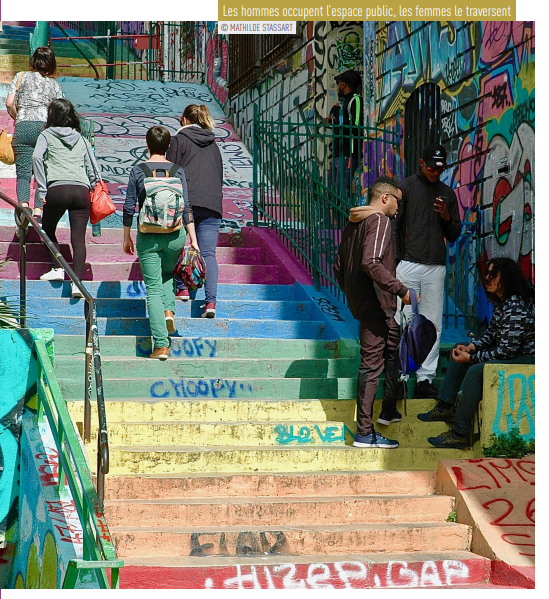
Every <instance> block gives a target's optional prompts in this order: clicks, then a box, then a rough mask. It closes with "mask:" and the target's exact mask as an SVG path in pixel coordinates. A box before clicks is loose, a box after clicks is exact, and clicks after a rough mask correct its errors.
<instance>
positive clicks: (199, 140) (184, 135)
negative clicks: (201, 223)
mask: <svg viewBox="0 0 549 599" xmlns="http://www.w3.org/2000/svg"><path fill="white" fill-rule="evenodd" d="M166 158H167V159H168V160H170V161H171V162H173V163H174V164H178V165H179V166H181V167H183V170H184V171H185V176H186V177H187V189H188V191H189V203H190V204H191V206H200V207H202V208H208V209H209V210H213V211H214V212H217V213H219V216H220V217H222V216H223V202H222V200H223V192H222V187H223V161H222V159H221V152H220V151H219V148H218V147H217V144H216V143H215V135H214V133H213V131H209V130H208V129H202V127H199V126H197V125H190V126H187V127H183V128H182V129H180V130H179V131H178V132H177V134H176V135H174V136H173V137H172V141H171V143H170V147H169V148H168V151H167V152H166Z"/></svg>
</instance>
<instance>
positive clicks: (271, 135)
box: [253, 107, 478, 332]
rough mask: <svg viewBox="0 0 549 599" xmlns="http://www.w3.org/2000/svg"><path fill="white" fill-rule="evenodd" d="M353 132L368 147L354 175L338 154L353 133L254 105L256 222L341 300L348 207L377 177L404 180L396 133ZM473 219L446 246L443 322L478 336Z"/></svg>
mask: <svg viewBox="0 0 549 599" xmlns="http://www.w3.org/2000/svg"><path fill="white" fill-rule="evenodd" d="M398 121H399V119H396V122H397V123H398ZM354 133H355V134H356V135H354V138H355V142H356V143H358V144H359V146H360V148H362V151H361V153H360V157H359V160H358V167H357V168H356V170H355V169H354V165H353V168H352V169H349V168H348V166H347V164H348V159H345V158H344V157H343V154H342V153H341V151H339V153H338V148H341V147H342V143H343V140H344V139H345V137H347V138H348V136H349V132H348V131H345V130H344V128H343V127H332V126H329V125H327V124H325V123H307V122H292V121H290V120H287V121H272V120H262V119H260V118H259V116H258V111H257V107H255V116H254V137H253V163H254V166H253V168H254V171H253V189H254V206H253V209H254V224H255V225H258V224H259V222H260V221H262V223H264V224H266V225H267V226H269V227H271V228H273V229H276V230H277V232H278V233H279V235H280V236H281V239H282V240H283V242H284V243H285V245H286V246H287V247H288V248H289V249H290V250H291V251H292V252H293V253H294V254H295V256H296V257H297V258H298V259H299V260H300V262H301V263H302V264H303V266H304V267H305V268H306V269H307V270H308V271H309V272H310V273H311V275H312V276H313V280H314V284H315V286H316V287H317V288H319V287H320V286H324V287H328V288H329V289H330V290H331V291H332V292H333V293H334V294H335V295H336V296H337V297H343V292H342V291H341V289H340V288H339V286H338V285H337V283H336V281H335V278H334V275H333V265H334V262H335V258H336V256H337V250H338V247H339V244H340V241H341V231H342V229H343V227H344V226H345V224H346V222H347V220H348V218H349V210H350V208H351V207H353V206H357V205H360V204H363V203H365V199H364V198H363V192H364V194H366V193H367V191H368V187H369V185H370V184H371V183H372V182H373V180H374V179H376V178H377V177H379V176H381V175H390V176H393V177H395V178H397V180H398V179H402V178H403V176H404V173H403V166H404V165H403V161H402V158H401V148H402V143H401V142H402V135H401V131H400V130H399V129H398V128H397V129H395V130H392V129H384V128H383V129H382V128H377V127H371V126H362V127H358V128H354ZM469 220H470V215H468V214H466V215H465V222H464V223H463V233H462V235H461V236H460V238H459V239H458V240H457V241H456V242H454V243H448V244H447V260H446V262H447V264H446V266H447V274H446V294H445V306H444V323H445V326H446V327H452V328H453V327H455V328H458V327H461V326H463V327H464V328H465V329H468V330H472V331H474V332H477V319H476V317H475V308H474V306H475V303H476V297H477V295H478V274H477V263H478V243H477V232H476V226H475V225H474V223H472V222H469Z"/></svg>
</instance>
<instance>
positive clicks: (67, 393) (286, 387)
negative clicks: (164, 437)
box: [59, 363, 356, 400]
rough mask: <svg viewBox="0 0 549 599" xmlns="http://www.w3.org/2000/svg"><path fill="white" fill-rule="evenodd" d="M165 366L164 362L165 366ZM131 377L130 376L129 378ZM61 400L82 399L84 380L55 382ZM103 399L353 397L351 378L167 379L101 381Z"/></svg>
mask: <svg viewBox="0 0 549 599" xmlns="http://www.w3.org/2000/svg"><path fill="white" fill-rule="evenodd" d="M165 365H166V366H168V364H167V363H165ZM130 376H131V375H130ZM59 386H60V388H61V392H62V393H63V397H64V398H65V399H76V398H80V397H83V396H84V377H83V376H81V377H79V378H78V379H64V378H60V379H59ZM103 388H104V393H105V397H109V398H111V399H116V398H128V399H129V398H135V397H150V398H152V399H155V398H162V399H182V400H186V399H189V398H194V397H203V398H210V399H218V398H219V399H236V398H238V399H252V398H268V397H272V398H280V399H292V398H299V399H352V398H356V379H354V378H330V379H327V378H316V379H315V378H300V379H289V378H288V379H286V378H275V377H273V378H268V379H267V378H246V379H239V378H228V379H227V378H218V379H216V378H212V377H208V378H189V377H178V376H170V374H169V372H167V374H166V375H165V376H164V377H148V378H144V377H139V378H138V377H134V378H107V377H105V378H103Z"/></svg>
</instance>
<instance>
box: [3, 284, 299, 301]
mask: <svg viewBox="0 0 549 599" xmlns="http://www.w3.org/2000/svg"><path fill="white" fill-rule="evenodd" d="M70 285H71V284H70V281H64V282H62V281H56V282H49V281H27V294H28V296H29V297H30V296H38V297H42V298H52V297H54V298H57V297H66V298H70V297H71V287H70ZM84 285H85V287H86V289H87V290H88V291H89V292H90V293H91V295H92V296H93V297H94V298H103V299H105V298H115V299H116V298H127V299H136V298H144V297H146V295H147V293H146V289H145V283H143V281H85V283H84ZM0 294H1V295H16V296H19V281H18V280H0ZM217 295H218V298H219V299H223V300H261V301H286V300H289V301H295V300H296V296H295V287H294V286H293V285H255V284H249V285H238V284H232V283H221V284H219V285H218V287H217ZM204 297H205V296H204V288H201V289H199V290H198V291H197V294H196V298H197V299H199V300H203V299H204ZM75 301H76V300H75ZM182 303H184V302H182Z"/></svg>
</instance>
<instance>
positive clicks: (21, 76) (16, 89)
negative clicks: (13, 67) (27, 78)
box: [15, 71, 25, 93]
mask: <svg viewBox="0 0 549 599" xmlns="http://www.w3.org/2000/svg"><path fill="white" fill-rule="evenodd" d="M24 74H25V71H21V75H19V81H18V82H17V87H16V88H15V93H17V92H18V91H19V88H20V87H21V81H23V75H24Z"/></svg>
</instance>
